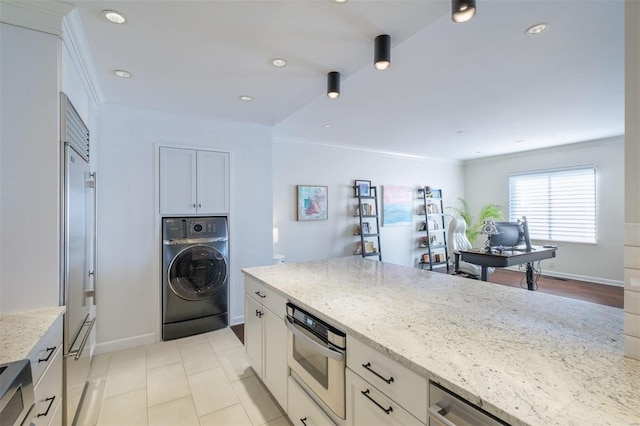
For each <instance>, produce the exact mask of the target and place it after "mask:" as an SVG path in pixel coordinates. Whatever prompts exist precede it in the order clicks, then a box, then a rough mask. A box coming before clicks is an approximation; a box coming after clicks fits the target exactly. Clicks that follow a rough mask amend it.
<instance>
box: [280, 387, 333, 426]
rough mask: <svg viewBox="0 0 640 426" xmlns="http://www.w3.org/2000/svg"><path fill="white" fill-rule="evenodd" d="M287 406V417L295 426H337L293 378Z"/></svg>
mask: <svg viewBox="0 0 640 426" xmlns="http://www.w3.org/2000/svg"><path fill="white" fill-rule="evenodd" d="M287 406H288V407H289V410H288V411H287V416H288V417H289V420H290V421H291V423H293V425H294V426H320V425H324V426H335V423H334V422H333V421H331V419H330V418H329V416H327V415H326V414H325V413H324V411H322V410H321V409H320V407H318V406H317V405H316V403H315V402H314V401H313V400H312V399H311V398H310V397H309V395H307V394H306V393H305V391H304V389H302V388H301V387H300V385H299V384H297V383H296V381H295V380H293V378H292V377H291V376H289V397H288V404H287Z"/></svg>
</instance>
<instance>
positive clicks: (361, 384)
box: [346, 337, 428, 425]
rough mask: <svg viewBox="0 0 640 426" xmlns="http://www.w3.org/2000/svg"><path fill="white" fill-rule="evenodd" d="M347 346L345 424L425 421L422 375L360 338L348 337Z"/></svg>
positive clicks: (426, 384) (424, 381) (425, 388)
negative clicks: (347, 381) (348, 380)
mask: <svg viewBox="0 0 640 426" xmlns="http://www.w3.org/2000/svg"><path fill="white" fill-rule="evenodd" d="M347 347H348V348H349V349H348V350H347V367H348V368H347V373H349V374H347V379H349V376H350V375H352V376H354V377H351V383H350V384H347V401H346V402H347V424H352V425H361V424H388V425H394V424H414V423H415V424H427V408H426V405H425V401H427V387H428V382H427V379H426V378H425V377H422V376H420V375H419V374H417V373H415V372H413V371H411V370H409V369H408V368H406V367H405V366H403V365H401V364H400V363H398V362H396V361H394V360H392V359H390V358H388V356H387V355H384V354H382V353H380V352H378V351H376V350H375V349H373V348H371V347H370V346H367V345H365V344H364V343H362V342H360V341H359V340H356V339H353V338H350V337H347ZM353 373H356V374H353ZM358 376H359V377H358ZM357 379H361V381H359V380H357ZM363 392H364V393H363ZM374 401H375V402H374ZM376 403H378V404H379V405H380V406H376ZM389 407H391V408H392V409H391V410H389V412H388V413H387V410H388V409H389ZM369 409H370V410H371V411H369ZM382 414H384V416H383V415H382ZM370 416H373V417H370ZM407 416H408V417H407ZM374 418H375V419H378V420H377V421H375V422H373V423H371V422H367V421H365V420H363V419H374ZM383 419H386V420H387V421H382V420H383Z"/></svg>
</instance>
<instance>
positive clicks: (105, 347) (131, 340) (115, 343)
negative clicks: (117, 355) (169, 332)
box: [94, 333, 156, 355]
mask: <svg viewBox="0 0 640 426" xmlns="http://www.w3.org/2000/svg"><path fill="white" fill-rule="evenodd" d="M155 342H156V334H155V333H147V334H141V335H139V336H133V337H127V338H126V339H118V340H111V341H110V342H104V343H97V344H96V348H95V351H94V355H101V354H106V353H108V352H115V351H120V350H122V349H129V348H134V347H136V346H140V345H148V344H149V343H155Z"/></svg>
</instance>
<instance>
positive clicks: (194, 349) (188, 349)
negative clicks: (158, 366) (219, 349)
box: [180, 339, 220, 376]
mask: <svg viewBox="0 0 640 426" xmlns="http://www.w3.org/2000/svg"><path fill="white" fill-rule="evenodd" d="M180 354H181V356H182V363H183V364H184V370H185V371H186V373H187V376H192V375H194V374H196V373H200V372H202V371H206V370H211V369H212V368H218V367H220V361H218V357H216V354H215V353H214V352H213V349H211V345H210V344H209V341H208V340H206V339H205V341H204V342H203V343H198V344H195V345H191V346H185V347H181V348H180Z"/></svg>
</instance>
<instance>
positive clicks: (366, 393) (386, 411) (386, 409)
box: [360, 389, 393, 414]
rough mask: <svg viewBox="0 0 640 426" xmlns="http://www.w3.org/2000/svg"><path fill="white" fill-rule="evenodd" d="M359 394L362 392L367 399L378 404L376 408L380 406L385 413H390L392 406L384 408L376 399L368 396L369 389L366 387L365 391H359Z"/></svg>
mask: <svg viewBox="0 0 640 426" xmlns="http://www.w3.org/2000/svg"><path fill="white" fill-rule="evenodd" d="M360 393H361V394H363V395H364V396H365V397H366V398H367V399H368V400H369V401H371V402H373V403H374V404H376V405H377V406H378V408H380V409H381V410H382V411H384V412H385V413H387V414H391V412H392V411H393V407H389V408H384V407H383V406H382V405H380V404H379V403H378V401H376V400H375V399H373V398H371V397H370V396H369V389H367V390H366V391H360Z"/></svg>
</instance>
